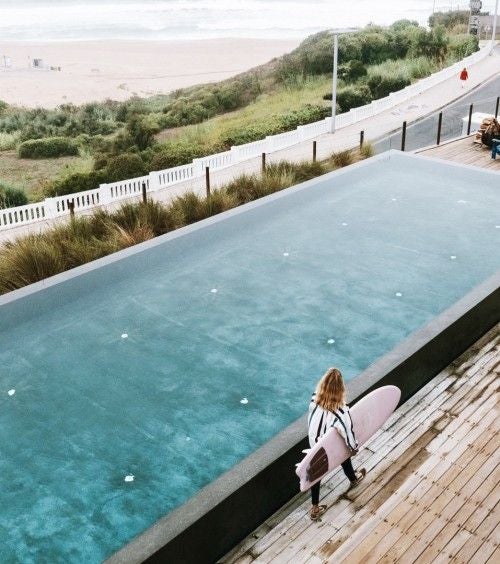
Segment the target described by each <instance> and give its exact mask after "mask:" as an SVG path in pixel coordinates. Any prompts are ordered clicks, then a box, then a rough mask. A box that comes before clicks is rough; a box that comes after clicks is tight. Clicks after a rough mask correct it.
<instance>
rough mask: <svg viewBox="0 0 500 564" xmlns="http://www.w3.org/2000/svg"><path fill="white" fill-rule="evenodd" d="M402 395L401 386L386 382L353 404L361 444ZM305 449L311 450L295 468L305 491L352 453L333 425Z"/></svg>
mask: <svg viewBox="0 0 500 564" xmlns="http://www.w3.org/2000/svg"><path fill="white" fill-rule="evenodd" d="M400 398H401V390H400V389H399V388H397V387H396V386H382V387H381V388H377V389H376V390H373V392H370V393H369V394H367V395H366V396H365V397H363V398H361V399H360V400H359V401H358V403H356V404H355V405H354V406H353V407H352V408H351V410H350V411H351V418H352V424H353V429H354V434H355V435H356V439H357V441H358V444H359V446H360V447H361V445H363V444H364V443H366V441H367V440H368V439H369V438H370V437H371V436H372V435H374V434H375V432H376V431H378V430H379V429H380V427H382V425H383V424H384V423H385V422H386V421H387V419H389V416H390V415H391V413H392V412H393V411H394V410H395V409H396V407H397V406H398V403H399V400H400ZM304 452H306V453H307V454H306V455H305V457H304V459H303V460H302V462H300V463H299V464H297V469H296V470H295V472H296V473H297V476H298V477H299V478H300V490H301V491H303V492H305V491H306V490H308V489H309V488H310V487H311V486H312V485H313V484H315V483H316V482H318V481H319V480H321V478H323V477H324V476H325V475H326V474H328V473H329V472H331V471H332V470H334V469H335V468H337V467H338V466H340V464H342V462H344V460H347V459H348V458H349V456H351V454H350V452H349V449H348V448H347V446H346V444H345V442H344V439H343V438H342V437H341V436H340V435H339V433H338V431H337V430H336V429H334V428H331V429H329V430H328V431H327V432H326V433H325V434H324V435H323V436H322V437H321V439H320V440H319V441H318V442H317V443H316V444H315V445H314V446H313V447H312V448H311V449H310V450H308V451H304Z"/></svg>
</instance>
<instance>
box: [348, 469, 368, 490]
mask: <svg viewBox="0 0 500 564" xmlns="http://www.w3.org/2000/svg"><path fill="white" fill-rule="evenodd" d="M365 476H366V470H365V469H364V468H361V470H360V471H359V472H356V479H355V480H352V481H351V485H350V486H349V489H351V488H355V487H356V486H357V485H358V484H359V483H360V482H362V481H363V480H364V477H365Z"/></svg>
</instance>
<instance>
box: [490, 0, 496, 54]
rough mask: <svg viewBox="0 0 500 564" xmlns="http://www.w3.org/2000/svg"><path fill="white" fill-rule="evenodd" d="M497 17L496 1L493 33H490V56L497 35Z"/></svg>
mask: <svg viewBox="0 0 500 564" xmlns="http://www.w3.org/2000/svg"><path fill="white" fill-rule="evenodd" d="M497 16H498V0H497V1H496V2H495V13H494V14H493V31H492V32H491V48H490V55H491V53H492V52H493V47H495V40H496V35H497Z"/></svg>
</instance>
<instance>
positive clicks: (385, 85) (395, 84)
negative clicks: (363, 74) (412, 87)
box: [368, 73, 411, 100]
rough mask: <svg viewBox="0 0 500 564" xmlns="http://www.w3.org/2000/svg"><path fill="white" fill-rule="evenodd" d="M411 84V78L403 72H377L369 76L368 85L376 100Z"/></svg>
mask: <svg viewBox="0 0 500 564" xmlns="http://www.w3.org/2000/svg"><path fill="white" fill-rule="evenodd" d="M409 84H411V80H410V78H409V77H408V76H406V75H403V74H399V75H387V74H378V73H377V74H372V75H370V77H369V78H368V87H369V88H370V91H371V93H372V97H373V99H374V100H377V99H378V98H384V97H385V96H388V95H389V94H390V93H391V92H397V91H398V90H401V89H402V88H404V87H405V86H408V85H409Z"/></svg>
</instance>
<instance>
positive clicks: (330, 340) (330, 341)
mask: <svg viewBox="0 0 500 564" xmlns="http://www.w3.org/2000/svg"><path fill="white" fill-rule="evenodd" d="M327 343H328V344H329V345H333V343H335V339H328V341H327Z"/></svg>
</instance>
